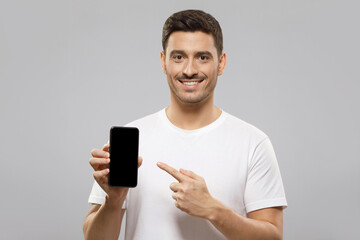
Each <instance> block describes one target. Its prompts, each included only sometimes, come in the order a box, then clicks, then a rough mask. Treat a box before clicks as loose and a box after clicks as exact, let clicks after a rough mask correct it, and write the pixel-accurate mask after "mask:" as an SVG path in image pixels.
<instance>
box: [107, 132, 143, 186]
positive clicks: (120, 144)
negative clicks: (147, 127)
mask: <svg viewBox="0 0 360 240" xmlns="http://www.w3.org/2000/svg"><path fill="white" fill-rule="evenodd" d="M138 150H139V129H137V128H134V127H112V128H111V129H110V149H109V152H110V166H109V169H110V172H109V185H110V186H117V187H136V185H137V177H138V176H137V175H138V154H139V153H138Z"/></svg>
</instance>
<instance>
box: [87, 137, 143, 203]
mask: <svg viewBox="0 0 360 240" xmlns="http://www.w3.org/2000/svg"><path fill="white" fill-rule="evenodd" d="M109 147H110V144H109V143H107V144H105V145H104V147H103V148H102V149H97V148H95V149H93V150H92V151H91V155H92V158H90V161H89V163H90V165H91V166H92V168H93V169H94V173H93V176H94V178H95V180H96V182H97V183H98V184H99V185H100V187H101V188H102V189H103V190H104V191H105V192H106V193H107V195H108V198H109V199H108V200H110V201H111V202H113V203H119V204H121V205H122V204H123V202H124V201H125V198H126V195H127V192H128V191H129V188H126V187H111V186H109V184H108V178H109V163H110V154H109ZM142 160H143V159H142V157H138V167H140V166H141V164H142Z"/></svg>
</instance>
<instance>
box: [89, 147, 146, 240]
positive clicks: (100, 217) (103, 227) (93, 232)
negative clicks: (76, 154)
mask: <svg viewBox="0 0 360 240" xmlns="http://www.w3.org/2000/svg"><path fill="white" fill-rule="evenodd" d="M109 147H110V145H109V144H105V146H104V147H103V149H102V150H100V149H93V150H92V151H91V155H92V156H93V157H92V158H91V159H90V161H89V162H90V165H91V166H92V168H93V169H94V173H93V175H94V178H95V180H96V182H97V183H98V184H99V186H100V187H101V188H102V189H103V190H104V191H105V192H106V197H105V202H104V204H102V205H99V204H93V205H92V206H91V208H90V210H89V212H88V214H87V215H86V218H85V221H84V225H83V232H84V237H85V239H86V240H90V239H104V240H107V239H118V237H119V234H120V229H121V222H122V218H123V216H124V213H125V209H123V208H122V205H123V203H124V201H125V199H126V195H127V193H128V190H129V188H125V187H111V186H109V185H108V174H109V163H110V159H109V157H110V155H109V152H108V150H109ZM141 163H142V157H139V158H138V166H139V167H140V165H141Z"/></svg>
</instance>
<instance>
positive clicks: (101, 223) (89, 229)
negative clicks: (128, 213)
mask: <svg viewBox="0 0 360 240" xmlns="http://www.w3.org/2000/svg"><path fill="white" fill-rule="evenodd" d="M121 207H122V206H121V205H120V204H114V203H112V202H111V201H110V200H109V199H108V198H106V200H105V203H104V204H102V205H98V204H93V205H92V206H91V208H90V210H89V213H88V214H87V216H86V218H85V221H84V226H83V231H84V236H85V239H87V240H90V239H118V238H119V234H120V229H121V222H122V219H123V216H124V213H125V209H122V208H121Z"/></svg>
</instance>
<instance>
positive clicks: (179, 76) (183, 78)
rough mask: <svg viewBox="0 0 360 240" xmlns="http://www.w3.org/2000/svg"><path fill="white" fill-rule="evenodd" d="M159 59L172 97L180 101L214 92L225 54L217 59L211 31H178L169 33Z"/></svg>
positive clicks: (198, 99) (197, 99) (192, 100)
mask: <svg viewBox="0 0 360 240" xmlns="http://www.w3.org/2000/svg"><path fill="white" fill-rule="evenodd" d="M161 63H162V67H163V71H164V73H165V74H166V75H167V79H168V83H169V87H170V90H171V93H172V94H173V95H174V97H176V99H177V100H179V101H180V102H182V103H200V102H203V101H205V100H206V99H208V97H209V96H211V95H212V94H213V92H214V89H215V86H216V82H217V76H219V75H221V74H222V72H223V69H224V67H225V63H226V55H225V54H222V55H221V56H220V59H219V57H218V54H217V50H216V47H215V44H214V38H213V36H212V35H211V34H207V33H203V32H200V31H197V32H181V31H178V32H173V33H172V34H171V35H170V37H169V39H168V44H167V48H166V53H165V54H164V53H163V52H162V53H161Z"/></svg>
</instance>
